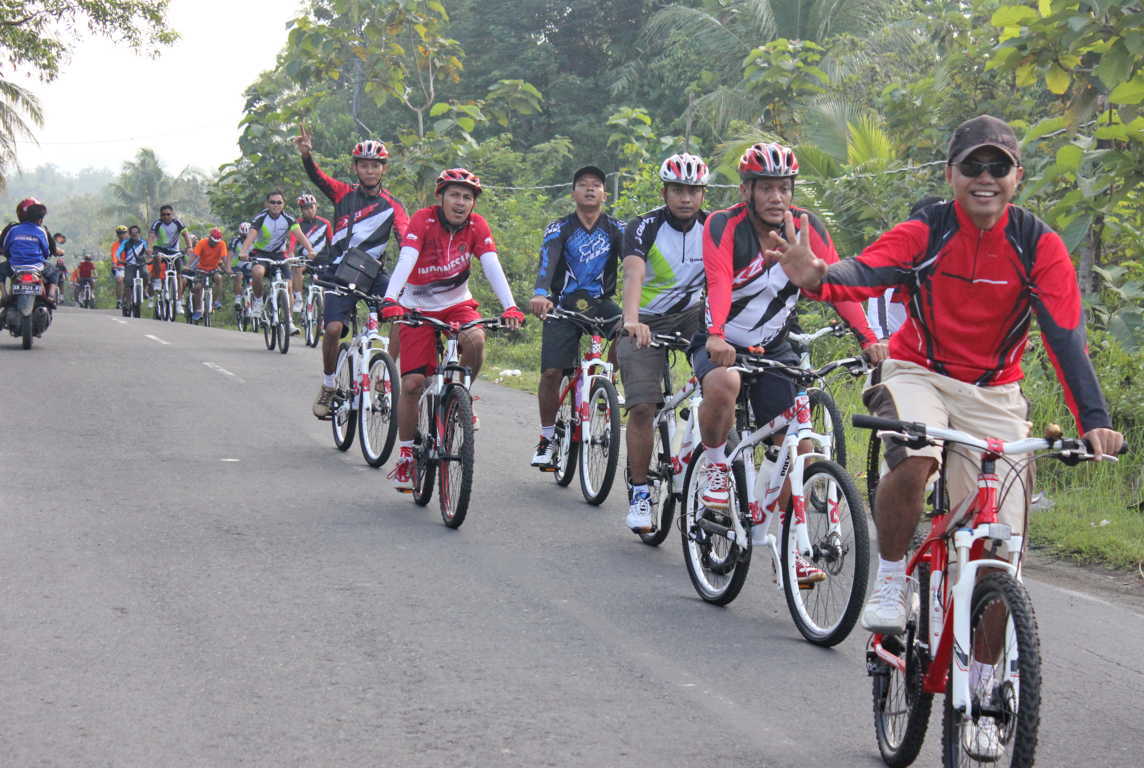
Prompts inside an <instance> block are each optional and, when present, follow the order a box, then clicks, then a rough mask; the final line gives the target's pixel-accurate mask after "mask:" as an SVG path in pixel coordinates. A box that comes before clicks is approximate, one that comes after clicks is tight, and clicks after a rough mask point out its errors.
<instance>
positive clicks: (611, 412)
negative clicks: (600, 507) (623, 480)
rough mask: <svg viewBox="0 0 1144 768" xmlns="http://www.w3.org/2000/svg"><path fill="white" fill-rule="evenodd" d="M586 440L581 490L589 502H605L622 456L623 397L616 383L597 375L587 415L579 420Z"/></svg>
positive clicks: (583, 450) (581, 450) (581, 455)
mask: <svg viewBox="0 0 1144 768" xmlns="http://www.w3.org/2000/svg"><path fill="white" fill-rule="evenodd" d="M580 429H581V430H587V440H586V441H585V442H584V443H583V444H582V445H581V446H580V491H581V492H582V493H583V494H584V499H585V501H587V502H588V503H589V504H603V503H604V499H606V498H608V492H609V491H611V490H612V481H613V480H615V478H616V464H617V463H618V462H619V458H620V399H619V397H618V396H617V395H616V387H615V386H614V385H613V384H612V382H610V381H608V380H607V379H606V378H603V377H597V378H596V379H595V381H593V382H592V389H591V391H590V394H589V395H588V418H587V420H586V421H585V420H582V421H581V422H580Z"/></svg>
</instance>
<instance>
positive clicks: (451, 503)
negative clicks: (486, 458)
mask: <svg viewBox="0 0 1144 768" xmlns="http://www.w3.org/2000/svg"><path fill="white" fill-rule="evenodd" d="M443 410H444V416H443V418H442V424H441V426H442V429H443V434H442V441H441V453H442V455H441V458H440V462H439V464H438V468H437V472H438V474H437V483H438V488H437V501H438V502H439V503H440V505H441V519H442V520H443V521H444V522H445V525H446V526H448V527H449V528H459V527H460V526H461V523H463V522H465V516H466V515H467V514H468V512H469V495H470V493H471V492H472V489H473V465H474V463H475V460H476V456H475V454H476V451H475V445H474V440H473V406H472V401H471V400H470V395H469V392H468V390H466V389H465V388H464V387H456V386H455V387H452V388H451V389H450V390H449V393H448V395H446V397H445V405H444V409H443Z"/></svg>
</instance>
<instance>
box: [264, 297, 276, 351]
mask: <svg viewBox="0 0 1144 768" xmlns="http://www.w3.org/2000/svg"><path fill="white" fill-rule="evenodd" d="M270 320H271V318H270V310H269V307H268V306H267V305H263V309H262V323H261V325H262V341H263V342H264V343H265V344H266V348H267V349H269V350H271V351H273V349H274V347H275V346H276V345H277V344H278V334H277V333H275V331H274V329H275V328H276V327H277V324H276V323H272V322H270Z"/></svg>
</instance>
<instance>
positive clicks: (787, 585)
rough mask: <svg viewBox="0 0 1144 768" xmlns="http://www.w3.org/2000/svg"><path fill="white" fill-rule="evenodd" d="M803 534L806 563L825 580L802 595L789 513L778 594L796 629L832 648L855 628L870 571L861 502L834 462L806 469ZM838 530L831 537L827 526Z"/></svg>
mask: <svg viewBox="0 0 1144 768" xmlns="http://www.w3.org/2000/svg"><path fill="white" fill-rule="evenodd" d="M803 498H804V499H805V506H806V510H805V514H806V529H807V530H806V532H807V535H808V536H809V537H810V547H811V555H810V557H808V558H806V559H805V561H804V562H805V563H808V564H810V565H813V566H814V567H815V568H817V569H819V570H820V571H821V572H822V573H823V574H825V579H823V580H822V581H820V582H818V583H814V584H812V585H810V586H809V588H806V589H803V588H801V587H800V585H799V583H798V575H797V569H798V557H797V551H798V542H797V537H796V536H795V535H794V534H795V525H794V524H795V519H796V518H797V517H798V514H797V511H796V513H795V514H791V512H790V511H789V510H788V512H787V514H786V516H785V518H784V520H783V533H782V565H783V574H784V577H783V592H784V593H786V601H787V608H789V609H790V615H791V618H792V619H794V623H795V626H797V627H798V631H799V632H801V633H802V636H803V637H805V638H806V639H807V640H809V641H810V642H812V643H814V644H815V645H821V646H823V647H829V646H832V645H837V644H838V643H840V642H841V641H842V640H844V639H846V636H847V635H849V634H850V630H852V629H853V628H854V623H855V622H856V621H857V620H858V612H859V611H860V610H861V609H862V601H863V600H864V599H865V598H866V580H867V577H868V575H869V568H870V535H869V533H868V531H867V529H866V514H865V512H864V511H863V509H862V497H861V496H859V495H858V490H857V489H856V488H855V487H854V481H853V480H851V479H850V475H848V474H846V470H845V469H843V468H842V467H840V466H839V465H837V464H835V463H834V462H833V461H816V462H814V463H813V464H809V465H807V471H806V475H805V476H804V477H803ZM834 520H837V521H838V525H839V529H838V530H837V531H833V532H832V531H831V523H832V521H834Z"/></svg>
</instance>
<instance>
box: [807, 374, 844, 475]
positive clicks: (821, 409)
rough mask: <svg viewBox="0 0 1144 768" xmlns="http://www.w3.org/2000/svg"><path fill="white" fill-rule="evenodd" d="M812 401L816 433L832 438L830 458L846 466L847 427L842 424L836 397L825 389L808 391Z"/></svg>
mask: <svg viewBox="0 0 1144 768" xmlns="http://www.w3.org/2000/svg"><path fill="white" fill-rule="evenodd" d="M806 394H807V397H808V398H809V399H810V418H811V421H812V423H813V424H814V431H815V432H817V433H818V434H820V435H826V436H827V437H829V438H830V454H829V455H830V458H831V460H833V461H835V462H837V463H838V464H839V465H840V466H842V467H845V466H846V427H845V425H844V424H843V423H842V412H841V411H839V410H838V404H837V403H835V402H834V396H833V395H831V394H830V393H829V392H827V391H826V390H825V389H810V390H807V393H806Z"/></svg>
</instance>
